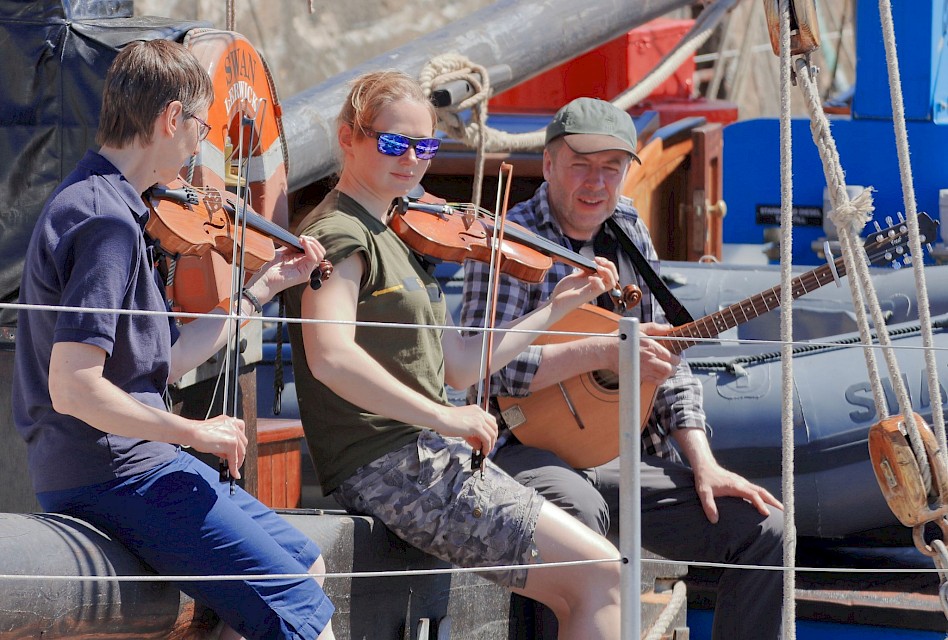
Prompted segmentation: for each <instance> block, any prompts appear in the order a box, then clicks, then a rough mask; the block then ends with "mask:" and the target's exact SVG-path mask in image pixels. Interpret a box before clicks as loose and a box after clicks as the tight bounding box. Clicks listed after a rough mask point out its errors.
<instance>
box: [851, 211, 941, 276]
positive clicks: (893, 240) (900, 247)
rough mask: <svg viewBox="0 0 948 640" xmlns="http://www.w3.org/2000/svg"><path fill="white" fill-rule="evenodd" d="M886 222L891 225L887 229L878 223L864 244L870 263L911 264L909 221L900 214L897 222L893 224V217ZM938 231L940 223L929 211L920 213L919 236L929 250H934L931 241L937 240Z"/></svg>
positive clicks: (893, 265)
mask: <svg viewBox="0 0 948 640" xmlns="http://www.w3.org/2000/svg"><path fill="white" fill-rule="evenodd" d="M886 223H887V224H889V225H890V226H889V227H887V228H885V229H882V228H880V226H879V223H876V229H875V231H872V232H871V233H870V234H869V236H868V237H867V238H866V241H865V243H864V244H863V247H864V248H865V250H866V257H867V258H868V259H869V264H871V265H873V266H876V267H881V266H888V265H891V266H892V267H893V268H895V269H899V268H901V267H902V266H903V265H905V266H908V265H911V264H912V255H911V254H910V253H909V230H908V223H907V222H905V220H904V219H902V216H899V222H898V223H897V224H892V218H886ZM937 231H938V223H937V222H935V221H934V220H932V218H931V216H929V215H928V214H927V213H920V214H918V234H919V238H920V240H921V242H922V246H923V247H924V248H925V249H927V250H928V251H931V250H932V245H931V243H932V242H933V241H934V240H935V234H936V232H937Z"/></svg>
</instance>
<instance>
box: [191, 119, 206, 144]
mask: <svg viewBox="0 0 948 640" xmlns="http://www.w3.org/2000/svg"><path fill="white" fill-rule="evenodd" d="M188 117H189V118H194V119H195V120H197V123H198V125H199V128H198V142H201V141H203V140H205V139H206V138H207V136H208V134H209V133H210V132H211V125H209V124H208V123H206V122H204V121H203V120H201V119H200V118H198V117H197V116H196V115H188Z"/></svg>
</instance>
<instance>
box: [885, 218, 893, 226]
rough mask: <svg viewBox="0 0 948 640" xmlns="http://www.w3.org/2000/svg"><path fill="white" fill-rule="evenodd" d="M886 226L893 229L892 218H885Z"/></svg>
mask: <svg viewBox="0 0 948 640" xmlns="http://www.w3.org/2000/svg"><path fill="white" fill-rule="evenodd" d="M885 226H887V227H891V226H892V216H886V217H885Z"/></svg>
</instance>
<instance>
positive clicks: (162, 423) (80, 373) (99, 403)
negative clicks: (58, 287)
mask: <svg viewBox="0 0 948 640" xmlns="http://www.w3.org/2000/svg"><path fill="white" fill-rule="evenodd" d="M105 355H106V354H105V351H103V350H102V349H100V348H99V347H96V346H92V345H87V344H82V343H78V342H58V343H56V344H55V345H54V346H53V351H52V355H51V357H50V363H49V365H50V366H49V393H50V399H51V400H52V402H53V408H54V409H55V410H56V411H57V412H58V413H61V414H64V415H70V416H73V417H75V418H78V419H79V420H82V421H83V422H85V423H86V424H88V425H90V426H92V427H94V428H96V429H99V430H100V431H103V432H106V433H113V434H115V435H119V436H126V437H129V438H140V439H142V440H154V441H158V442H169V443H175V444H182V445H187V446H192V447H194V448H195V449H197V450H198V451H203V452H205V453H213V454H216V455H218V456H220V457H222V458H226V459H227V462H228V466H229V467H230V470H231V473H232V474H233V475H234V477H235V478H239V477H240V474H239V469H240V465H241V463H242V462H243V458H244V454H245V452H246V449H247V437H246V436H245V435H244V423H243V421H242V420H237V419H236V418H228V417H226V416H218V417H217V418H213V419H211V420H203V421H198V420H188V419H185V418H182V417H180V416H176V415H174V414H172V413H169V412H167V411H163V410H161V409H156V408H154V407H150V406H148V405H145V404H142V403H141V402H139V401H138V400H136V399H135V398H133V397H132V396H130V395H129V394H127V393H125V392H124V391H123V390H122V389H120V388H119V387H117V386H115V385H114V384H112V383H111V382H110V381H109V380H107V379H106V378H104V377H103V370H104V366H105Z"/></svg>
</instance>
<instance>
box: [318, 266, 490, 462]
mask: <svg viewBox="0 0 948 640" xmlns="http://www.w3.org/2000/svg"><path fill="white" fill-rule="evenodd" d="M364 268H365V267H364V263H363V258H362V256H361V254H356V255H352V256H350V257H348V258H346V259H345V260H343V261H342V263H340V264H338V265H335V271H334V272H333V276H332V278H330V279H329V280H328V281H327V282H326V283H325V284H324V285H323V286H322V288H321V289H320V290H319V291H318V292H314V291H311V290H307V291H306V292H304V293H303V298H302V315H303V317H304V318H319V319H321V320H330V321H331V320H338V321H341V322H351V321H354V320H355V319H356V308H357V303H358V296H359V283H360V282H361V279H362V273H363V271H364ZM302 333H303V344H304V347H305V349H306V362H307V364H308V365H309V369H310V372H311V373H312V374H313V376H314V377H315V378H316V379H317V380H319V381H320V382H322V383H323V384H325V385H326V386H327V387H329V388H330V389H331V390H332V391H333V392H334V393H336V394H337V395H339V396H340V397H341V398H343V399H345V400H347V401H349V402H351V403H352V404H355V405H356V406H359V407H362V408H363V409H365V410H367V411H370V412H372V413H376V414H379V415H384V416H388V417H390V418H392V419H394V420H398V421H400V422H404V423H406V424H415V425H419V426H423V427H428V428H430V429H433V430H435V431H437V432H438V433H441V434H443V435H447V436H459V437H464V438H466V439H467V440H468V442H470V443H471V445H472V446H474V447H475V448H483V449H484V450H490V449H491V448H492V447H493V445H494V441H495V439H496V437H497V424H496V421H495V420H494V418H493V417H492V416H491V415H490V414H488V413H485V412H483V411H481V410H480V409H479V408H478V407H470V406H469V407H453V406H446V405H442V404H440V403H438V402H435V401H433V400H431V399H430V398H427V397H425V396H424V395H422V394H420V393H418V392H416V391H415V390H413V389H410V388H409V387H407V386H405V385H404V384H402V383H401V382H400V381H399V380H397V379H396V378H395V377H394V376H392V375H391V374H390V373H389V372H388V371H387V370H386V369H385V367H383V366H382V365H381V364H380V363H379V362H377V361H376V360H375V359H374V358H372V356H370V355H369V354H368V353H367V352H366V351H365V350H364V349H362V347H360V346H359V345H358V344H356V341H355V326H354V325H352V324H337V323H332V322H326V323H323V322H320V323H304V324H303V325H302Z"/></svg>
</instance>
